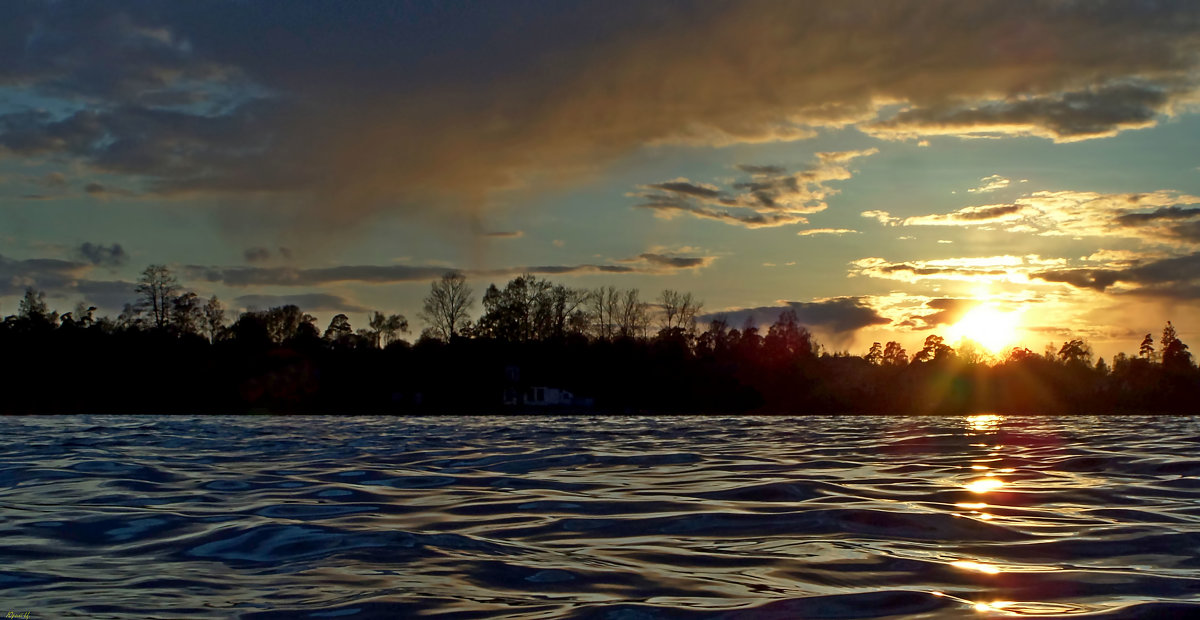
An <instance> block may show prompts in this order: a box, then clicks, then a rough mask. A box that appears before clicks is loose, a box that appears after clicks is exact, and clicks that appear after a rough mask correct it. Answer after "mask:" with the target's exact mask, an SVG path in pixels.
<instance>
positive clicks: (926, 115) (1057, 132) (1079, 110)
mask: <svg viewBox="0 0 1200 620" xmlns="http://www.w3.org/2000/svg"><path fill="white" fill-rule="evenodd" d="M1194 89H1195V83H1194V81H1193V80H1191V79H1189V78H1187V77H1185V76H1177V77H1176V78H1175V79H1173V80H1166V81H1162V82H1151V81H1147V80H1137V81H1135V82H1130V81H1129V80H1128V79H1124V78H1123V79H1116V80H1113V81H1111V82H1107V83H1101V84H1100V85H1099V86H1086V87H1082V88H1080V89H1078V90H1071V91H1065V92H1056V93H1049V94H1041V95H1036V96H1023V97H1004V98H999V99H988V100H985V101H983V102H978V101H975V102H970V103H948V104H942V105H937V106H931V107H926V108H915V109H909V110H904V111H901V112H900V113H898V114H896V115H895V116H894V117H892V118H890V119H887V120H880V121H875V122H872V123H869V124H867V126H866V127H865V128H864V130H865V131H866V132H867V133H868V134H871V135H873V136H875V137H878V138H883V139H893V140H894V139H914V138H917V137H920V136H931V135H975V134H1004V135H1015V136H1026V135H1028V136H1038V137H1042V138H1050V139H1052V140H1054V141H1055V142H1076V141H1079V140H1087V139H1092V138H1107V137H1111V136H1115V135H1116V134H1118V133H1120V132H1121V131H1125V130H1128V129H1141V128H1145V127H1151V126H1153V125H1155V124H1156V123H1157V120H1158V118H1159V117H1160V116H1164V115H1170V114H1173V112H1174V105H1175V104H1176V103H1177V102H1181V101H1183V100H1186V99H1187V98H1188V97H1189V96H1191V93H1192V92H1193V91H1194Z"/></svg>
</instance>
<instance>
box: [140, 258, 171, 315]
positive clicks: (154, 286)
mask: <svg viewBox="0 0 1200 620" xmlns="http://www.w3.org/2000/svg"><path fill="white" fill-rule="evenodd" d="M134 291H135V292H137V294H138V302H137V304H135V306H134V308H135V309H137V310H138V311H140V312H149V313H150V320H151V321H152V322H153V323H154V327H156V328H159V329H162V328H164V327H166V325H167V319H168V318H169V317H170V314H171V301H172V300H173V299H174V298H175V294H176V292H178V291H179V281H178V280H176V279H175V276H174V275H172V274H171V270H170V269H167V267H166V266H165V265H150V266H149V267H146V269H145V270H144V271H142V275H141V276H140V277H139V278H138V283H137V287H135V288H134Z"/></svg>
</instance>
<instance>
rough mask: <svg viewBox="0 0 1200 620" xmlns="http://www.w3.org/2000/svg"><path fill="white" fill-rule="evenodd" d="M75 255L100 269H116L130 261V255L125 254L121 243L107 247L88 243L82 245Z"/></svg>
mask: <svg viewBox="0 0 1200 620" xmlns="http://www.w3.org/2000/svg"><path fill="white" fill-rule="evenodd" d="M75 253H76V254H77V255H78V256H79V257H80V258H81V259H83V260H85V261H87V262H89V263H91V264H93V265H96V266H98V267H113V268H115V267H120V266H121V265H124V264H125V263H126V262H128V261H129V254H127V253H125V248H123V247H121V244H119V243H114V244H112V245H110V246H105V245H104V244H102V243H101V244H95V243H92V242H90V241H87V242H84V243H83V244H81V245H80V246H79V247H78V248H77V249H76V251H75Z"/></svg>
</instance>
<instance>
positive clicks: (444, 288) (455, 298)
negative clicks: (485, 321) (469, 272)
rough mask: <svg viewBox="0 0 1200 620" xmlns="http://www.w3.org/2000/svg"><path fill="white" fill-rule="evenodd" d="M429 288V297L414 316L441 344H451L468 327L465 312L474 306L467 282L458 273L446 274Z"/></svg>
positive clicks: (468, 320)
mask: <svg viewBox="0 0 1200 620" xmlns="http://www.w3.org/2000/svg"><path fill="white" fill-rule="evenodd" d="M429 288H430V290H429V295H427V296H426V297H425V302H424V305H423V306H422V309H421V312H420V313H419V314H418V315H417V316H418V317H420V318H421V320H423V321H425V322H426V323H429V328H430V330H431V333H432V335H434V336H435V337H437V338H439V339H441V340H446V341H450V340H453V339H454V338H455V336H457V335H459V333H460V332H461V331H462V329H463V328H464V327H467V326H468V325H469V324H470V319H469V316H468V315H467V310H468V309H469V308H470V307H471V304H473V303H475V299H474V298H473V297H471V287H469V286H467V278H466V276H464V275H463V274H461V273H458V272H453V271H451V272H447V273H445V274H443V275H442V279H441V280H435V281H434V282H433V283H432V284H431V285H430V287H429Z"/></svg>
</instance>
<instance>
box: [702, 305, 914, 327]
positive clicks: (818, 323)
mask: <svg viewBox="0 0 1200 620" xmlns="http://www.w3.org/2000/svg"><path fill="white" fill-rule="evenodd" d="M788 310H792V311H794V312H795V313H796V317H797V319H798V320H799V322H800V324H801V325H805V326H807V327H813V328H820V329H823V330H825V331H828V332H831V333H833V334H845V333H848V332H852V331H854V330H857V329H862V328H864V327H870V326H872V325H883V324H886V323H890V322H891V321H889V320H888V319H886V318H884V317H882V316H880V314H879V313H878V312H876V311H875V309H874V308H872V307H870V306H868V305H866V303H865V302H864V301H863V298H862V297H836V298H833V299H826V300H822V301H811V302H806V301H789V302H786V303H785V304H784V305H781V306H761V307H758V308H743V309H741V310H732V311H729V312H719V313H713V314H707V315H704V316H701V317H699V319H700V321H701V322H702V323H704V322H708V321H711V320H713V319H715V318H718V317H724V318H725V320H726V321H727V322H728V323H729V325H731V326H733V327H738V328H740V327H741V326H742V325H743V324H745V323H746V322H750V323H753V324H754V325H757V326H759V328H761V329H766V328H767V327H768V326H770V325H771V324H772V323H774V322H775V321H776V320H778V319H779V315H780V314H781V313H783V312H786V311H788Z"/></svg>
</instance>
